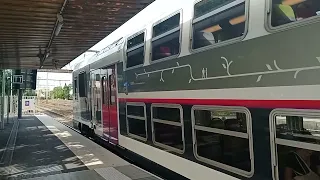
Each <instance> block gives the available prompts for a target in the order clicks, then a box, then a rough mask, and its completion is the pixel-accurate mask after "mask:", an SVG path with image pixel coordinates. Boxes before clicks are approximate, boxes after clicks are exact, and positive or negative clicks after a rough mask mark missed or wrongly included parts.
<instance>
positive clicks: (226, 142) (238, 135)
mask: <svg viewBox="0 0 320 180" xmlns="http://www.w3.org/2000/svg"><path fill="white" fill-rule="evenodd" d="M192 127H193V141H194V142H193V143H194V154H195V157H196V159H198V160H199V161H202V162H204V163H207V164H210V165H212V166H216V167H218V168H222V169H225V170H228V171H231V172H233V173H237V174H239V175H243V176H246V177H250V176H252V175H253V148H252V135H251V123H250V113H249V111H248V110H246V109H245V108H239V107H215V106H194V107H193V111H192Z"/></svg>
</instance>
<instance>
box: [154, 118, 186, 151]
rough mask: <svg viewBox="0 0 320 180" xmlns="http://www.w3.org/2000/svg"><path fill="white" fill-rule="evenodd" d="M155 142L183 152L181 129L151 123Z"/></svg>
mask: <svg viewBox="0 0 320 180" xmlns="http://www.w3.org/2000/svg"><path fill="white" fill-rule="evenodd" d="M153 127H154V135H155V141H156V142H158V143H161V144H164V145H166V146H170V147H173V148H175V149H179V150H183V138H182V129H181V127H180V126H172V125H168V124H162V123H157V122H154V123H153Z"/></svg>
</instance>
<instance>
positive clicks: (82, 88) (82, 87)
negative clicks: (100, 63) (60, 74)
mask: <svg viewBox="0 0 320 180" xmlns="http://www.w3.org/2000/svg"><path fill="white" fill-rule="evenodd" d="M86 83H87V76H86V72H83V73H81V74H79V96H80V97H87V94H86V89H87V87H86Z"/></svg>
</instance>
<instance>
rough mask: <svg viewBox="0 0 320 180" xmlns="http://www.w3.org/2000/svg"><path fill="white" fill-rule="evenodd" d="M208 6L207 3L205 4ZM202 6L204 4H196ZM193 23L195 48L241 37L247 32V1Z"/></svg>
mask: <svg viewBox="0 0 320 180" xmlns="http://www.w3.org/2000/svg"><path fill="white" fill-rule="evenodd" d="M229 3H231V2H229ZM203 6H206V4H203ZM196 8H200V9H201V8H202V6H200V5H199V6H196ZM199 19H200V20H199V21H197V18H196V19H195V23H194V24H193V49H197V48H200V47H205V46H209V45H214V44H217V43H220V42H223V41H227V40H231V39H234V38H237V37H241V36H243V35H244V32H245V21H246V16H245V3H240V4H238V5H234V6H231V7H229V8H228V9H226V10H223V11H222V12H219V13H216V14H213V15H211V16H210V17H208V18H205V19H203V20H201V17H200V18H199Z"/></svg>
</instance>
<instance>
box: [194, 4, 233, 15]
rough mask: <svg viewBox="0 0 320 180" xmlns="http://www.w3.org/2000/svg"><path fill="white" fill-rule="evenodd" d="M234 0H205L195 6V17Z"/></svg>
mask: <svg viewBox="0 0 320 180" xmlns="http://www.w3.org/2000/svg"><path fill="white" fill-rule="evenodd" d="M232 1H234V0H219V1H217V0H203V1H200V2H198V3H197V4H196V5H195V6H194V18H198V17H200V16H202V15H205V14H207V13H209V12H211V11H213V10H215V9H218V8H219V7H222V6H224V5H226V4H228V3H230V2H232Z"/></svg>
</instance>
